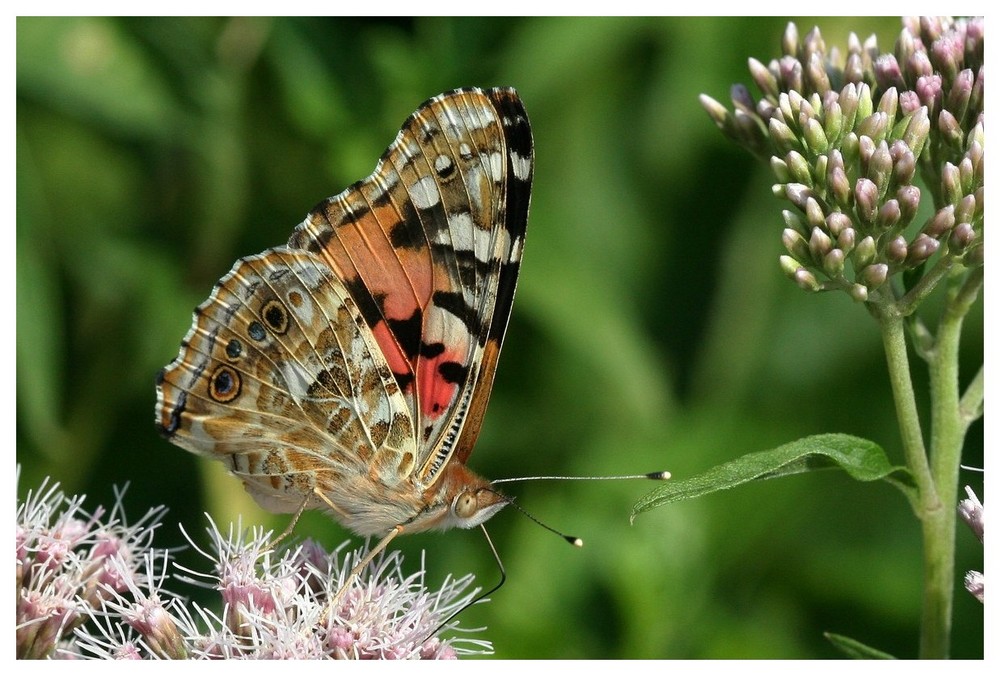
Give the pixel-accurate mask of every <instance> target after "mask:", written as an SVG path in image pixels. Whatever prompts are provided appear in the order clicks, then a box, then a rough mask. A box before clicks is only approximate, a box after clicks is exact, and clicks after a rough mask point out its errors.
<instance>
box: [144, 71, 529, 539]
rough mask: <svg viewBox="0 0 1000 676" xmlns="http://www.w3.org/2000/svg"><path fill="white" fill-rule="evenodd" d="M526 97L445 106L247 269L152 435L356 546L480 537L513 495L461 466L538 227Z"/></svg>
mask: <svg viewBox="0 0 1000 676" xmlns="http://www.w3.org/2000/svg"><path fill="white" fill-rule="evenodd" d="M531 177H532V138H531V129H530V126H529V123H528V118H527V116H526V114H525V112H524V107H523V105H522V104H521V100H520V98H519V97H518V95H517V93H516V92H515V91H514V90H513V89H490V90H486V91H483V90H480V89H458V90H455V91H451V92H448V93H445V94H441V95H440V96H436V97H434V98H432V99H430V100H429V101H427V102H426V103H425V104H424V105H422V106H421V107H420V108H419V109H418V110H417V111H416V112H415V113H413V114H412V115H411V116H410V117H409V119H407V120H406V122H405V123H404V124H403V127H402V129H401V130H400V132H399V135H398V136H397V137H396V140H395V141H394V142H393V143H392V145H390V146H389V148H388V149H387V150H386V152H385V153H384V154H383V155H382V158H381V160H379V162H378V164H377V165H376V167H375V171H374V173H372V175H371V176H369V177H368V178H366V179H364V180H362V181H359V182H358V183H355V184H354V185H352V186H351V187H349V188H348V189H347V190H345V191H344V192H342V193H340V194H339V195H336V196H334V197H331V198H329V199H327V200H325V201H323V202H321V203H320V204H319V205H318V206H316V207H315V208H314V209H313V210H312V211H311V212H310V213H309V215H308V216H306V219H305V220H304V221H303V222H302V223H301V224H299V225H298V226H297V227H296V228H295V231H294V232H293V233H292V236H291V238H290V239H289V240H288V244H287V245H285V246H280V247H276V248H273V249H268V250H267V251H264V252H263V253H260V254H258V255H256V256H248V257H246V258H243V259H241V260H239V261H237V262H236V264H235V265H234V266H233V269H232V270H231V271H230V272H229V274H227V275H226V276H225V277H223V278H222V279H221V280H220V281H219V282H218V284H216V286H215V289H214V290H213V291H212V294H211V296H209V298H208V300H206V301H205V302H204V303H202V304H201V305H200V306H198V308H197V309H196V310H195V312H194V323H193V325H192V327H191V329H190V331H188V334H187V335H186V336H185V337H184V340H183V341H182V342H181V348H180V353H179V354H178V356H177V358H176V359H174V360H173V361H172V362H171V363H170V364H169V365H168V366H167V367H166V368H164V369H163V370H162V371H161V372H160V374H159V376H158V378H157V385H156V390H157V402H156V424H157V427H158V428H159V430H160V432H161V433H162V434H163V436H165V437H166V438H168V439H169V440H170V441H172V442H173V443H175V444H177V445H178V446H181V447H182V448H185V449H187V450H189V451H193V452H195V453H198V454H200V455H205V456H208V457H210V458H215V459H217V460H219V461H221V462H224V463H225V464H226V466H227V467H228V468H229V470H230V472H232V473H233V474H234V475H236V476H237V477H239V478H240V479H242V480H243V484H244V486H245V487H246V489H247V491H249V493H250V494H251V495H252V496H253V497H254V499H255V500H256V501H257V502H258V503H259V504H260V505H262V506H263V507H264V508H266V509H268V510H270V511H272V512H282V513H292V512H297V511H299V510H300V509H302V508H308V509H314V508H320V509H323V508H325V509H328V510H329V511H330V512H332V514H333V516H334V517H335V518H336V519H337V520H338V521H340V522H341V523H342V524H343V525H344V526H346V527H347V528H349V529H351V530H352V531H354V532H355V533H357V534H359V535H364V536H368V535H382V536H386V537H385V539H384V540H383V543H382V546H384V544H385V543H387V542H388V540H389V539H391V537H393V536H394V535H395V534H398V533H403V532H416V531H424V530H428V529H446V528H451V527H455V526H458V527H461V528H471V527H473V526H476V525H479V524H481V523H483V522H484V521H486V520H487V519H489V518H490V517H491V516H492V515H493V514H495V513H496V512H497V511H499V510H500V509H501V508H502V507H503V506H504V505H505V504H507V503H508V499H507V498H505V497H503V496H502V495H501V494H500V493H499V492H497V491H496V490H494V489H493V488H491V484H490V482H488V481H486V480H485V479H482V478H480V477H479V476H477V475H476V474H474V473H473V472H472V471H470V470H469V469H468V468H467V467H466V464H465V463H466V461H467V460H468V459H469V454H470V453H472V448H473V446H474V444H475V442H476V438H477V437H478V435H479V429H480V426H481V425H482V420H483V415H484V413H485V411H486V404H487V402H488V401H489V396H490V389H491V387H492V384H493V376H494V373H495V370H496V366H497V358H498V356H499V354H500V346H501V344H502V342H503V337H504V332H505V331H506V327H507V320H508V318H509V316H510V310H511V303H512V302H513V299H514V287H515V284H516V282H517V273H518V267H519V264H520V260H521V249H522V246H523V244H524V233H525V227H526V225H527V219H528V202H529V198H530V191H531Z"/></svg>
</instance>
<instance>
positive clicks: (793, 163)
mask: <svg viewBox="0 0 1000 676" xmlns="http://www.w3.org/2000/svg"><path fill="white" fill-rule="evenodd" d="M785 164H786V165H787V166H788V171H789V173H790V174H791V177H792V178H791V180H792V181H793V182H796V183H802V184H803V185H808V186H810V187H811V186H812V184H813V177H812V172H811V171H810V170H809V162H807V161H806V158H804V157H802V153H799V152H796V151H795V150H792V151H790V152H789V153H788V154H787V155H785Z"/></svg>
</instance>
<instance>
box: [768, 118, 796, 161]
mask: <svg viewBox="0 0 1000 676" xmlns="http://www.w3.org/2000/svg"><path fill="white" fill-rule="evenodd" d="M767 130H768V132H769V133H770V135H771V141H772V142H773V143H774V146H775V148H777V150H778V152H779V153H781V154H785V153H787V152H788V151H790V150H794V149H795V148H797V147H798V145H799V142H798V140H797V139H796V138H795V134H793V133H792V130H791V129H789V127H788V125H787V124H785V123H784V122H782V121H781V120H779V119H778V118H777V117H772V118H771V119H770V120H768V122H767Z"/></svg>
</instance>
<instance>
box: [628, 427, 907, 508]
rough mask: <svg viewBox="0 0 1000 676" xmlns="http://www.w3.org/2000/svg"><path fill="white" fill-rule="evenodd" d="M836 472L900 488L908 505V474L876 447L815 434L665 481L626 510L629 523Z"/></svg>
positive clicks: (856, 439) (845, 437) (844, 436)
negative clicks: (693, 501) (691, 503)
mask: <svg viewBox="0 0 1000 676" xmlns="http://www.w3.org/2000/svg"><path fill="white" fill-rule="evenodd" d="M838 467H839V468H840V469H842V470H844V471H845V472H847V473H848V474H849V475H850V476H851V477H852V478H854V479H857V480H858V481H875V480H877V479H884V480H886V481H888V482H890V483H892V484H893V485H895V486H896V487H898V488H899V489H900V490H902V491H903V492H904V493H905V494H906V495H907V497H908V498H909V499H910V501H911V503H912V502H913V500H914V499H915V489H914V488H913V481H912V479H911V477H910V473H909V471H908V470H907V469H906V468H905V467H898V466H893V465H892V464H890V463H889V459H888V458H887V457H886V455H885V451H883V450H882V447H881V446H879V445H878V444H876V443H875V442H873V441H868V440H867V439H861V438H859V437H853V436H850V435H848V434H819V435H816V436H812V437H805V438H804V439H799V440H797V441H793V442H791V443H788V444H785V445H784V446H779V447H778V448H773V449H771V450H768V451H759V452H757V453H749V454H747V455H744V456H741V457H739V458H737V459H736V460H732V461H730V462H727V463H724V464H722V465H718V466H716V467H713V468H712V469H710V470H708V471H707V472H704V473H702V474H699V475H697V476H693V477H691V478H690V479H684V480H682V481H668V482H666V483H664V484H663V485H662V486H660V487H658V488H657V489H656V490H654V491H651V492H650V493H648V494H647V495H645V496H643V497H642V498H641V499H640V500H639V501H638V502H637V503H635V505H634V506H633V507H632V516H631V520H632V521H634V520H635V517H636V516H637V515H639V514H641V513H642V512H647V511H649V510H651V509H654V508H656V507H662V506H663V505H667V504H670V503H671V502H677V501H679V500H687V499H690V498H697V497H700V496H702V495H707V494H708V493H714V492H716V491H721V490H725V489H727V488H734V487H736V486H739V485H740V484H745V483H748V482H750V481H757V480H762V479H774V478H776V477H781V476H788V475H791V474H801V473H802V472H811V471H815V470H821V469H836V468H838Z"/></svg>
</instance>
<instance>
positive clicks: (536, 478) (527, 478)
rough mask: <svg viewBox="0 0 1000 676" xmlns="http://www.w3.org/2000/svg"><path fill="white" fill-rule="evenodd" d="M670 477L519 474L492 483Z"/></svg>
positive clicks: (663, 475)
mask: <svg viewBox="0 0 1000 676" xmlns="http://www.w3.org/2000/svg"><path fill="white" fill-rule="evenodd" d="M669 478H670V472H668V471H666V470H664V471H662V472H649V473H648V474H616V475H613V476H519V477H511V478H509V479H494V480H493V481H492V482H491V483H494V484H508V483H512V482H514V481H542V480H558V481H612V480H618V479H653V480H654V481H665V480H667V479H669Z"/></svg>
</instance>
